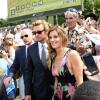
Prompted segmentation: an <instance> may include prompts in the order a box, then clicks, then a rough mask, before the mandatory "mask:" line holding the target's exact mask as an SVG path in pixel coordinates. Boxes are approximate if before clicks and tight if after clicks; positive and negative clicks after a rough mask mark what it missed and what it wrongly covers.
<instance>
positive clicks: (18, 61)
mask: <svg viewBox="0 0 100 100" xmlns="http://www.w3.org/2000/svg"><path fill="white" fill-rule="evenodd" d="M21 39H22V40H23V42H24V44H25V45H23V46H21V47H20V48H18V49H17V50H16V52H15V59H14V62H13V64H12V66H11V68H10V73H9V77H8V78H7V79H6V80H7V82H10V81H11V78H12V77H14V75H15V73H16V71H17V70H18V69H19V70H20V73H21V74H22V75H21V80H20V81H21V83H19V85H20V86H19V87H20V88H19V91H20V96H21V100H24V98H25V91H24V81H23V78H25V66H26V57H27V48H28V46H30V45H31V44H33V38H32V31H31V30H30V29H28V28H26V29H23V30H22V31H21Z"/></svg>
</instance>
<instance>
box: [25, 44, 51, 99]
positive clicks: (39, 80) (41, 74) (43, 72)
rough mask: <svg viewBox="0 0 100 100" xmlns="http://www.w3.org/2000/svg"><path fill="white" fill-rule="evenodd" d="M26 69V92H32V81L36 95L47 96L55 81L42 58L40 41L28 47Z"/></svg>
mask: <svg viewBox="0 0 100 100" xmlns="http://www.w3.org/2000/svg"><path fill="white" fill-rule="evenodd" d="M25 71H26V73H25V81H26V82H25V94H26V95H29V94H30V92H31V91H30V90H31V88H32V87H31V84H30V83H31V82H32V83H33V91H34V94H35V96H36V97H40V98H45V97H46V96H47V95H48V94H49V92H50V83H53V77H52V75H51V73H50V71H49V69H48V68H45V67H44V66H43V64H42V62H41V60H40V56H39V50H38V43H35V44H33V45H31V46H30V47H29V48H28V52H27V66H26V70H25Z"/></svg>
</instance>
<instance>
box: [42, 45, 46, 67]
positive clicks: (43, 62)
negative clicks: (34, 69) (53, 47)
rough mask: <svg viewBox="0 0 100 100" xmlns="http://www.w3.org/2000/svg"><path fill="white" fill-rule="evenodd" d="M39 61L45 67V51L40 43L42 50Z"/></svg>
mask: <svg viewBox="0 0 100 100" xmlns="http://www.w3.org/2000/svg"><path fill="white" fill-rule="evenodd" d="M41 61H42V64H43V65H44V67H47V59H46V52H45V47H44V46H43V45H42V52H41Z"/></svg>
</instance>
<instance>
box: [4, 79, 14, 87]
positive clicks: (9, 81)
mask: <svg viewBox="0 0 100 100" xmlns="http://www.w3.org/2000/svg"><path fill="white" fill-rule="evenodd" d="M11 82H12V77H7V78H6V79H4V84H5V86H7V85H8V84H10V83H11Z"/></svg>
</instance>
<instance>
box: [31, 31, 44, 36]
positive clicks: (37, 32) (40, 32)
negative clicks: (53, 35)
mask: <svg viewBox="0 0 100 100" xmlns="http://www.w3.org/2000/svg"><path fill="white" fill-rule="evenodd" d="M43 31H44V30H41V31H36V32H35V31H33V32H32V33H33V34H34V35H36V34H42V32H43Z"/></svg>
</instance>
